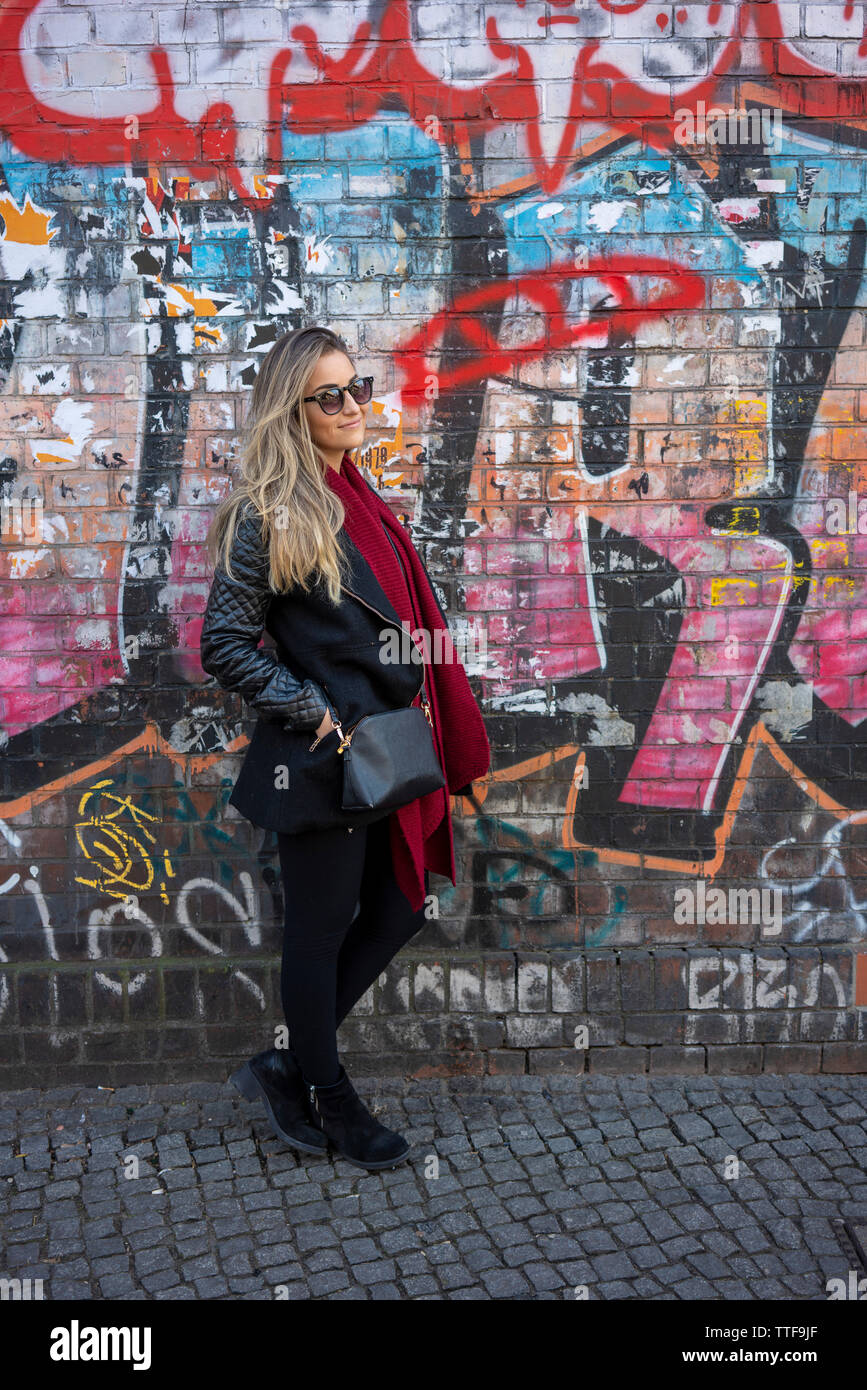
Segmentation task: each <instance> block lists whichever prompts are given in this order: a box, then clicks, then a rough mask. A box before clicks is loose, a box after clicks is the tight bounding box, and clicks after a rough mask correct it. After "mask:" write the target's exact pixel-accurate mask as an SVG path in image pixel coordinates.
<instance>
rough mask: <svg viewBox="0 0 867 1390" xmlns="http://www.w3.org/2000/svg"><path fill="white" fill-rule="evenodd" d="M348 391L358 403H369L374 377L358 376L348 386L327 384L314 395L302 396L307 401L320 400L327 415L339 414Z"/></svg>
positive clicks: (320, 404)
mask: <svg viewBox="0 0 867 1390" xmlns="http://www.w3.org/2000/svg"><path fill="white" fill-rule="evenodd" d="M346 391H348V392H349V394H350V396H351V397H352V399H353V400H354V401H355V403H356V405H367V403H368V401H369V400H370V398H371V396H372V395H373V377H372V376H357V377H356V378H355V380H354V381H350V383H349V385H348V386H326V387H325V390H324V391H317V392H316V394H315V395H314V396H302V400H305V401H318V403H319V409H320V410H324V411H325V414H326V415H337V414H338V413H339V411H341V410H342V409H343V396H344V393H345V392H346Z"/></svg>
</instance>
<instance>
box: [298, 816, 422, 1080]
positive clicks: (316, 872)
mask: <svg viewBox="0 0 867 1390" xmlns="http://www.w3.org/2000/svg"><path fill="white" fill-rule="evenodd" d="M390 819H391V818H390V816H384V817H383V818H382V820H378V821H374V822H373V823H372V824H370V825H359V826H356V827H354V829H353V830H352V831H351V832H350V831H349V830H347V829H346V828H345V827H343V826H341V827H338V828H337V829H334V830H311V831H307V832H304V833H302V834H299V835H282V834H278V836H277V842H278V847H279V854H280V868H281V870H282V873H283V898H284V903H285V922H284V929H283V961H282V967H281V975H280V993H281V998H282V1003H283V1012H284V1014H285V1016H286V1024H287V1026H288V1029H289V1041H290V1043H291V1045H292V1047H293V1049H294V1051H295V1055H296V1057H297V1058H298V1061H299V1063H300V1066H301V1070H302V1072H303V1074H304V1079H305V1081H306V1082H307V1083H308V1084H310V1083H311V1082H312V1083H313V1084H314V1085H317V1086H330V1085H332V1084H333V1083H334V1082H335V1081H336V1080H337V1078H338V1075H339V1073H340V1062H339V1059H338V1056H337V1037H336V1033H337V1028H338V1026H339V1025H340V1023H342V1021H343V1019H344V1018H345V1017H346V1015H347V1014H348V1013H349V1011H350V1009H351V1008H352V1007H353V1005H354V1004H356V1003H357V1002H358V1000H359V999H360V998H361V996H362V994H364V992H365V990H367V989H369V988H370V986H371V985H372V984H373V982H374V980H376V979H377V978H378V976H379V975H381V973H382V971H383V970H384V969H385V967H386V966H387V965H388V963H389V961H390V960H391V959H392V957H393V956H395V955H396V954H397V952H398V951H399V950H400V948H401V946H403V945H405V944H406V942H407V941H409V939H410V938H411V937H412V936H414V935H415V934H416V932H417V931H419V930H420V929H421V928H422V927H423V926H424V923H425V916H424V905H422V907H420V908H419V910H418V911H417V912H413V910H412V908H411V906H410V904H409V902H408V901H407V899H406V898H405V897H404V895H403V893H402V892H401V889H400V888H399V887H398V884H397V882H396V880H395V877H394V870H393V868H392V860H391V844H390V839H389V824H390ZM424 882H425V894H427V888H428V875H427V871H425V877H424ZM357 908H358V909H359V910H358V912H357V915H355V916H354V917H353V914H354V913H356V909H357Z"/></svg>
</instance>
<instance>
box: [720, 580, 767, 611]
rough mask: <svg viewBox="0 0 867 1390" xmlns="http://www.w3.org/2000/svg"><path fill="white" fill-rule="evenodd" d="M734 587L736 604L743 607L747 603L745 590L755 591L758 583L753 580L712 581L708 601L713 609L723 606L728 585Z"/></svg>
mask: <svg viewBox="0 0 867 1390" xmlns="http://www.w3.org/2000/svg"><path fill="white" fill-rule="evenodd" d="M732 584H733V585H735V597H736V598H737V601H738V603H739V604H740V605H741V606H743V605H744V604H745V603H746V601H747V596H746V593H745V592H744V591H745V590H746V589H757V588H758V587H759V586H758V583H757V582H756V580H755V579H728V578H726V579H712V580H711V585H710V601H711V604H712V605H713V606H714V607H718V606H720V605H721V604H725V603H726V600H727V597H728V595H727V592H726V591H727V589H728V588H729V586H730V585H732Z"/></svg>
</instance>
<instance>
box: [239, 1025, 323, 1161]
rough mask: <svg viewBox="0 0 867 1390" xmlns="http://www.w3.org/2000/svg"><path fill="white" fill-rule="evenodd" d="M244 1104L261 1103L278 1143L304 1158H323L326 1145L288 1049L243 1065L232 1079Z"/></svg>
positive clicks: (275, 1049) (277, 1049)
mask: <svg viewBox="0 0 867 1390" xmlns="http://www.w3.org/2000/svg"><path fill="white" fill-rule="evenodd" d="M229 1079H230V1081H231V1082H232V1083H233V1085H235V1086H237V1088H238V1090H239V1091H240V1092H241V1095H242V1096H244V1097H245V1098H246V1099H247V1100H261V1101H263V1102H264V1105H265V1109H266V1111H267V1112H268V1117H269V1119H270V1121H271V1123H272V1125H273V1126H274V1128H275V1130H276V1131H277V1133H278V1134H279V1135H280V1138H281V1139H285V1141H286V1143H287V1144H290V1145H291V1146H292V1148H293V1149H300V1150H301V1151H302V1153H307V1154H325V1153H326V1152H327V1149H328V1142H327V1140H326V1138H325V1135H324V1134H323V1133H322V1130H321V1129H319V1128H318V1127H317V1125H316V1124H315V1123H314V1120H315V1112H311V1110H310V1109H309V1100H308V1094H307V1088H306V1086H305V1084H304V1078H303V1077H302V1075H301V1068H300V1067H299V1065H298V1062H297V1060H296V1058H295V1054H294V1053H293V1052H292V1051H291V1049H289V1048H285V1047H271V1048H268V1049H267V1051H265V1052H259V1053H257V1054H256V1056H255V1057H251V1058H250V1060H249V1062H245V1063H244V1065H243V1066H242V1067H239V1069H238V1070H237V1071H236V1072H235V1073H234V1075H233V1076H231V1077H230V1078H229Z"/></svg>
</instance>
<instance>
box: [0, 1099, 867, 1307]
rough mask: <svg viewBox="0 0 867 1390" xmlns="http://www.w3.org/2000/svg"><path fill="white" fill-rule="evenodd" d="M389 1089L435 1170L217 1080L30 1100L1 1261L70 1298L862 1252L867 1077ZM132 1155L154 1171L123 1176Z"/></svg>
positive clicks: (733, 1278)
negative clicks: (315, 1134) (340, 1144)
mask: <svg viewBox="0 0 867 1390" xmlns="http://www.w3.org/2000/svg"><path fill="white" fill-rule="evenodd" d="M374 1087H375V1089H376V1094H377V1097H378V1098H380V1099H381V1101H382V1103H383V1105H384V1107H386V1108H388V1109H389V1111H390V1113H391V1114H392V1115H393V1116H395V1117H397V1116H398V1115H400V1116H403V1117H408V1120H409V1123H408V1124H406V1125H405V1126H404V1127H405V1128H407V1129H412V1130H414V1131H415V1133H416V1134H420V1135H425V1136H426V1135H429V1134H435V1135H437V1143H436V1148H437V1152H438V1153H440V1155H441V1156H442V1157H443V1158H445V1159H447V1162H444V1163H443V1166H442V1172H441V1176H440V1178H438V1179H437V1181H436V1182H432V1181H428V1180H426V1179H425V1178H424V1176H423V1172H422V1170H421V1169H419V1170H418V1171H416V1170H414V1169H413V1167H412V1164H409V1165H405V1166H403V1167H401V1168H399V1169H395V1170H393V1171H389V1170H386V1171H384V1172H382V1173H363V1172H361V1170H358V1169H354V1168H352V1167H351V1165H349V1164H347V1163H346V1162H345V1160H340V1159H339V1158H337V1159H335V1158H333V1157H329V1158H326V1159H320V1158H314V1157H312V1156H311V1157H310V1159H309V1161H308V1160H307V1159H306V1158H305V1157H304V1156H302V1155H298V1154H296V1153H294V1151H290V1150H288V1149H287V1148H286V1147H285V1146H283V1145H282V1143H281V1141H280V1140H279V1139H278V1138H276V1137H275V1136H273V1135H272V1134H271V1133H270V1129H269V1126H268V1123H267V1121H266V1119H265V1117H264V1115H263V1113H261V1111H257V1110H256V1108H255V1107H252V1108H251V1107H250V1106H249V1105H247V1104H246V1103H244V1102H242V1101H241V1100H240V1098H237V1097H235V1094H234V1092H232V1093H231V1094H229V1093H228V1092H227V1090H226V1088H225V1086H223V1085H220V1084H216V1083H214V1084H210V1083H209V1084H207V1085H203V1084H202V1083H191V1084H189V1085H183V1084H180V1083H172V1084H171V1085H166V1086H141V1087H124V1088H123V1090H122V1091H121V1092H118V1093H116V1095H117V1096H121V1097H123V1099H122V1100H120V1101H117V1102H116V1101H114V1100H112V1103H110V1104H108V1105H106V1104H104V1103H103V1100H104V1098H103V1097H99V1098H95V1097H94V1094H93V1092H92V1091H91V1090H89V1089H86V1088H85V1089H79V1088H75V1089H73V1090H72V1091H70V1090H69V1088H66V1089H64V1088H58V1089H57V1090H54V1091H46V1092H42V1093H40V1092H26V1093H22V1092H18V1093H17V1094H13V1095H12V1096H11V1097H10V1102H9V1104H8V1105H7V1107H6V1110H5V1112H4V1116H3V1118H2V1121H0V1210H3V1211H4V1233H5V1242H6V1244H5V1249H4V1250H3V1252H2V1261H3V1267H4V1268H5V1269H6V1270H7V1271H8V1273H9V1275H10V1277H15V1276H17V1277H21V1278H25V1277H31V1278H44V1279H45V1280H46V1285H47V1289H48V1291H49V1293H50V1297H51V1298H53V1299H63V1298H80V1299H93V1298H96V1299H100V1298H103V1299H117V1300H125V1299H129V1300H147V1299H150V1298H156V1299H180V1300H188V1299H234V1298H240V1299H282V1298H284V1297H285V1298H287V1299H288V1300H290V1301H304V1300H308V1299H335V1300H338V1301H339V1300H342V1299H348V1300H351V1301H355V1300H361V1301H366V1300H368V1299H377V1300H378V1301H399V1300H405V1299H418V1300H420V1301H436V1300H439V1299H444V1298H446V1299H456V1300H458V1301H466V1300H472V1301H476V1300H479V1299H481V1300H483V1301H490V1300H492V1299H493V1300H498V1299H504V1300H518V1301H521V1300H528V1301H530V1300H537V1299H542V1300H556V1299H560V1300H562V1299H564V1298H574V1290H575V1288H576V1287H577V1286H584V1287H586V1288H587V1289H588V1290H589V1291H590V1296H591V1298H594V1299H596V1298H604V1299H635V1298H642V1299H665V1300H669V1299H688V1300H692V1299H696V1298H714V1299H725V1300H728V1299H732V1300H741V1299H749V1300H761V1299H765V1298H767V1299H777V1300H779V1299H792V1298H795V1299H813V1300H823V1301H824V1300H826V1298H827V1291H826V1289H825V1283H826V1281H827V1279H828V1278H829V1277H832V1276H835V1275H838V1274H840V1273H843V1274H844V1275H845V1272H846V1270H847V1269H848V1267H849V1256H848V1255H847V1254H846V1253H845V1251H844V1250H843V1248H842V1247H841V1245H840V1241H839V1238H838V1235H837V1229H836V1227H835V1226H834V1224H833V1223H834V1221H835V1220H837V1219H838V1218H840V1217H841V1216H847V1217H849V1218H850V1219H853V1220H856V1221H858V1220H860V1222H861V1223H862V1224H863V1223H865V1222H867V1179H865V1170H867V1127H865V1126H867V1078H865V1077H863V1076H845V1075H842V1076H839V1077H835V1080H834V1082H833V1083H830V1082H829V1081H828V1079H827V1078H823V1077H814V1076H807V1077H796V1076H793V1077H788V1076H785V1077H779V1078H776V1077H768V1076H758V1077H752V1076H738V1077H719V1078H717V1077H683V1078H677V1077H669V1076H666V1077H664V1078H660V1079H659V1081H658V1082H657V1081H656V1080H655V1079H654V1078H653V1077H618V1076H612V1077H601V1076H599V1077H593V1078H592V1079H591V1078H587V1079H586V1080H585V1079H584V1078H581V1080H580V1082H579V1085H578V1086H577V1087H576V1084H575V1079H574V1078H567V1077H559V1076H547V1077H545V1076H542V1077H537V1076H530V1075H528V1076H514V1077H512V1076H497V1077H482V1078H473V1079H472V1085H471V1086H468V1085H467V1083H466V1080H465V1079H463V1078H452V1079H449V1080H446V1081H440V1080H439V1079H438V1078H437V1079H434V1080H431V1081H429V1082H428V1081H417V1080H406V1081H405V1080H403V1079H402V1078H388V1079H383V1080H381V1081H376V1082H375V1083H371V1085H370V1090H371V1092H373V1090H374ZM28 1097H29V1100H28V1099H27V1098H28ZM70 1105H72V1106H73V1109H71V1110H70V1109H69V1106H70ZM82 1112H83V1113H84V1119H83V1120H79V1116H80V1115H81V1114H82ZM46 1115H47V1116H49V1123H50V1124H51V1125H54V1124H55V1123H56V1124H63V1125H64V1126H65V1129H64V1131H63V1133H64V1135H65V1147H63V1148H61V1147H60V1146H57V1147H56V1148H54V1147H52V1145H51V1144H50V1143H49V1142H48V1136H46V1134H45V1133H44V1127H45V1123H46V1120H45V1117H46ZM55 1116H57V1117H64V1116H65V1117H64V1118H57V1119H56V1120H55V1119H54V1117H55ZM53 1133H54V1131H52V1135H53ZM425 1142H427V1141H425ZM133 1151H134V1152H135V1153H136V1154H137V1155H138V1156H139V1158H140V1159H142V1160H143V1162H144V1164H145V1168H146V1170H147V1171H146V1173H145V1174H144V1175H143V1176H141V1177H140V1178H139V1179H129V1180H126V1181H119V1178H122V1177H123V1163H122V1159H123V1155H125V1154H129V1153H130V1152H133ZM22 1152H23V1153H25V1154H26V1155H27V1158H26V1160H24V1159H21V1160H17V1161H16V1160H14V1158H13V1157H12V1156H13V1155H14V1154H15V1153H22ZM729 1153H736V1154H737V1155H738V1156H739V1157H740V1159H741V1160H742V1166H741V1175H740V1177H739V1178H738V1179H737V1180H735V1181H724V1180H723V1178H722V1176H721V1173H722V1169H721V1166H720V1165H721V1163H722V1161H723V1160H724V1159H725V1157H726V1156H727V1155H728V1154H729ZM7 1178H11V1179H12V1181H11V1182H7V1181H5V1179H7ZM155 1186H159V1187H160V1189H161V1195H157V1196H155V1195H154V1194H153V1188H154V1187H155Z"/></svg>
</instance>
